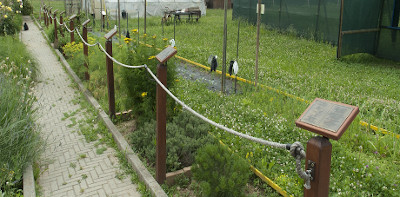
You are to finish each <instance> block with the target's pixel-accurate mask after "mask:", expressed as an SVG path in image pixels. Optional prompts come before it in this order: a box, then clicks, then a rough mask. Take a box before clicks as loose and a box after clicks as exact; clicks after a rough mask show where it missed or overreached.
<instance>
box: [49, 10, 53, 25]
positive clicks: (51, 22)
mask: <svg viewBox="0 0 400 197" xmlns="http://www.w3.org/2000/svg"><path fill="white" fill-rule="evenodd" d="M51 9H53V8H52V7H51V8H50V10H49V21H50V24H53V21H52V20H51Z"/></svg>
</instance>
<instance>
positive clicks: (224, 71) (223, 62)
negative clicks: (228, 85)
mask: <svg viewBox="0 0 400 197" xmlns="http://www.w3.org/2000/svg"><path fill="white" fill-rule="evenodd" d="M227 7H228V0H225V1H224V40H223V46H222V76H221V77H222V80H221V92H222V93H225V80H226V45H227V43H226V40H227V35H228V30H227V24H226V20H227V19H226V18H227V16H226V15H227V12H228V11H227V10H228V8H227Z"/></svg>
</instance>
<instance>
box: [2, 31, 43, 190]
mask: <svg viewBox="0 0 400 197" xmlns="http://www.w3.org/2000/svg"><path fill="white" fill-rule="evenodd" d="M0 45H1V46H4V47H2V49H0V155H1V156H0V195H4V196H15V195H17V194H18V193H20V192H21V189H20V188H22V175H23V172H24V170H25V168H26V167H27V166H28V165H29V164H31V163H32V162H33V161H35V160H36V159H37V158H38V156H39V154H40V152H41V150H42V147H43V142H42V140H41V137H40V135H39V133H38V132H36V126H35V123H34V118H35V110H34V107H33V102H34V101H35V98H34V96H33V95H32V93H31V87H32V86H33V77H34V76H35V74H34V73H35V64H34V63H33V62H31V61H30V60H29V59H30V58H29V55H28V53H27V52H26V50H25V49H24V45H23V44H22V43H21V42H19V41H17V40H15V39H14V38H12V37H9V36H6V37H0ZM16 51H18V53H16Z"/></svg>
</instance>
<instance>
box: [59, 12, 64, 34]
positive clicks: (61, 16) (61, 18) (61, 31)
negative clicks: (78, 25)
mask: <svg viewBox="0 0 400 197" xmlns="http://www.w3.org/2000/svg"><path fill="white" fill-rule="evenodd" d="M64 13H65V11H62V12H61V13H60V24H61V25H64V21H63V14H64ZM60 35H61V36H62V37H64V32H63V30H62V27H60Z"/></svg>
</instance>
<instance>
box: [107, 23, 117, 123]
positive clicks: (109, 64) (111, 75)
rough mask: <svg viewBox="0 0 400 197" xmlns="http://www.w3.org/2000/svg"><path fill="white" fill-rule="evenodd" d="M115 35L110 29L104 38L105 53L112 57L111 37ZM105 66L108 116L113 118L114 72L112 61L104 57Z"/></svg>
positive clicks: (115, 30)
mask: <svg viewBox="0 0 400 197" xmlns="http://www.w3.org/2000/svg"><path fill="white" fill-rule="evenodd" d="M116 33H117V29H112V30H111V31H109V32H108V33H107V34H106V35H104V38H106V52H107V53H108V54H109V55H110V56H111V57H112V40H111V39H112V37H113V36H114V35H115V34H116ZM106 58H107V59H106V65H107V88H108V113H109V114H108V115H109V116H110V118H111V119H112V118H114V117H115V94H114V70H113V61H112V60H111V59H110V58H109V57H108V56H106Z"/></svg>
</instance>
